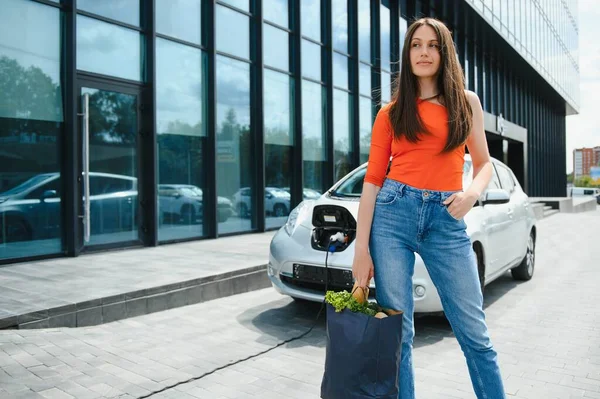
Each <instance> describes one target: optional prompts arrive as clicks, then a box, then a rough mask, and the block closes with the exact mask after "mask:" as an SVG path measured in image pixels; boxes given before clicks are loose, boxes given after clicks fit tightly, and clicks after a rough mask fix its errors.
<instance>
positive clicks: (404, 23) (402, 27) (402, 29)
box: [400, 18, 408, 61]
mask: <svg viewBox="0 0 600 399" xmlns="http://www.w3.org/2000/svg"><path fill="white" fill-rule="evenodd" d="M407 30H408V21H407V20H406V19H404V18H400V61H402V52H403V51H404V39H405V38H406V31H407Z"/></svg>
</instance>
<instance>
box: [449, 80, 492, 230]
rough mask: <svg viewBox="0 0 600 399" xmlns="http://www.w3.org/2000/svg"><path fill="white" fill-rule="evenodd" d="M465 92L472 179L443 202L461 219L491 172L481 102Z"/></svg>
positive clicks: (487, 182)
mask: <svg viewBox="0 0 600 399" xmlns="http://www.w3.org/2000/svg"><path fill="white" fill-rule="evenodd" d="M466 93H467V98H468V100H469V104H470V105H471V109H472V110H473V128H472V129H473V130H472V131H471V134H470V135H469V138H468V139H467V148H468V149H469V154H471V160H472V162H473V181H472V182H471V185H470V186H469V188H468V189H467V190H465V192H463V193H457V194H453V195H452V196H450V197H449V198H448V199H447V200H446V201H444V204H445V205H448V212H450V214H451V215H452V216H453V217H454V218H456V219H462V218H463V217H464V216H465V215H466V214H467V212H469V211H470V210H471V208H473V205H475V203H476V202H477V200H478V199H479V197H480V196H481V194H482V193H483V192H484V191H485V189H486V187H487V186H488V184H489V183H490V180H491V178H492V172H493V169H492V168H493V166H492V162H491V161H490V153H489V150H488V146H487V140H486V138H485V129H484V127H483V109H482V108H481V102H480V101H479V97H477V94H475V93H473V92H472V91H466Z"/></svg>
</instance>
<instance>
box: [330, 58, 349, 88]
mask: <svg viewBox="0 0 600 399" xmlns="http://www.w3.org/2000/svg"><path fill="white" fill-rule="evenodd" d="M333 85H334V86H337V87H343V88H344V89H347V88H348V57H346V56H345V55H341V54H338V53H333Z"/></svg>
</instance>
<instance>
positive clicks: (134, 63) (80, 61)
mask: <svg viewBox="0 0 600 399" xmlns="http://www.w3.org/2000/svg"><path fill="white" fill-rule="evenodd" d="M141 41H142V37H141V35H140V34H139V33H138V32H136V31H133V30H130V29H126V28H122V27H120V26H116V25H113V24H109V23H106V22H102V21H98V20H95V19H93V18H88V17H85V16H83V15H78V16H77V69H80V70H83V71H88V72H95V73H99V74H103V75H110V76H116V77H118V78H123V79H130V80H142V65H141V52H140V48H141Z"/></svg>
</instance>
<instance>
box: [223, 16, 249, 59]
mask: <svg viewBox="0 0 600 399" xmlns="http://www.w3.org/2000/svg"><path fill="white" fill-rule="evenodd" d="M216 13H217V28H216V29H217V38H216V40H217V50H219V51H223V52H225V53H229V54H232V55H236V56H238V57H242V58H250V40H249V38H250V22H249V21H248V17H247V16H245V15H244V14H240V13H239V12H237V11H233V10H231V9H229V8H227V7H223V6H217V11H216Z"/></svg>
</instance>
